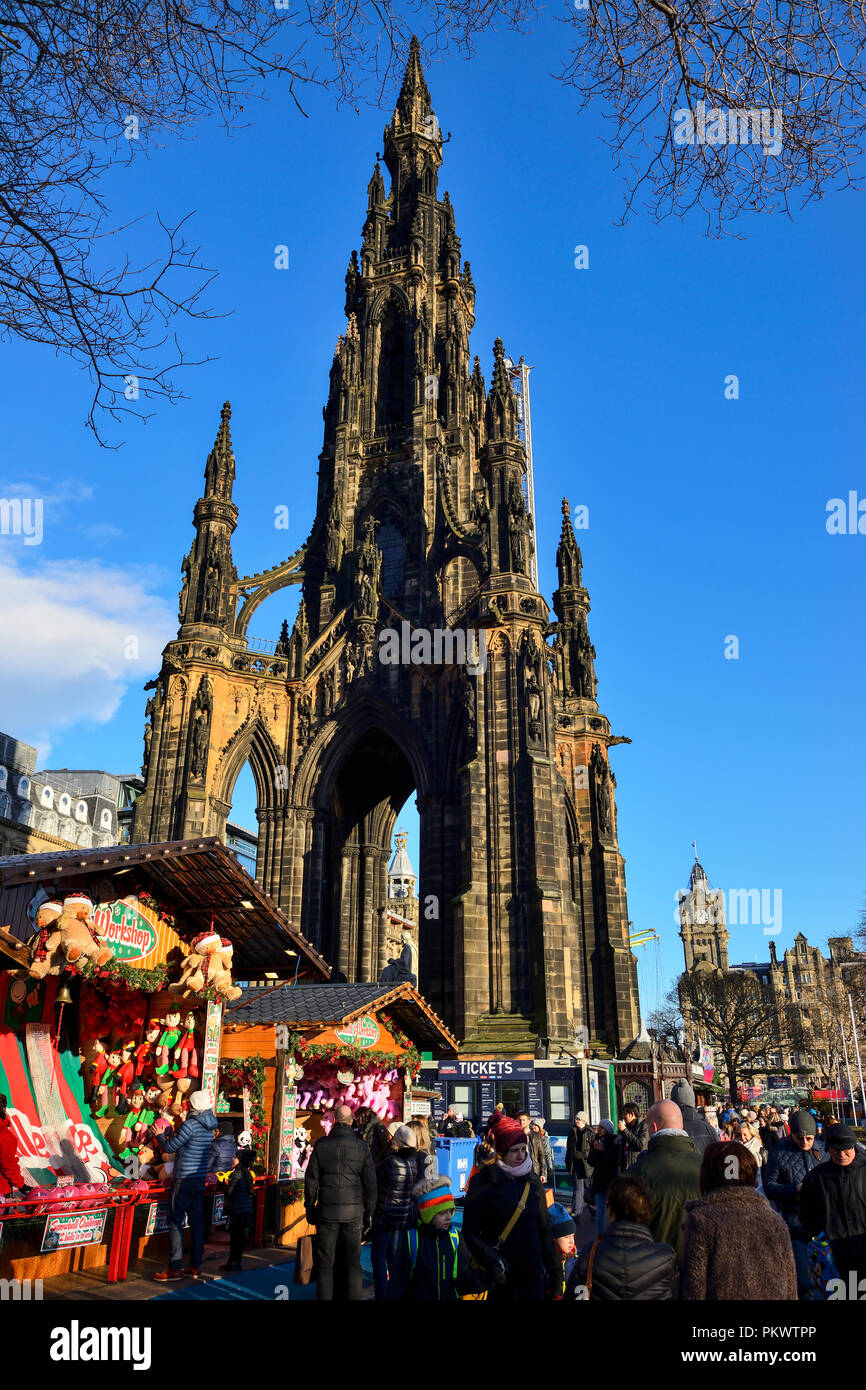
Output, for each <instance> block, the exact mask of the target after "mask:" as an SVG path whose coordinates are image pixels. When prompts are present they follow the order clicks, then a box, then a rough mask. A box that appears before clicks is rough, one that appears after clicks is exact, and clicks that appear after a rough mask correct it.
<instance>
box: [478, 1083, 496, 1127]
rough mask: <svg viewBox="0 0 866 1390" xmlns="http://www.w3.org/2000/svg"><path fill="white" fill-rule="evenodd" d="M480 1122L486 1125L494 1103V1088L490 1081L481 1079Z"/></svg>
mask: <svg viewBox="0 0 866 1390" xmlns="http://www.w3.org/2000/svg"><path fill="white" fill-rule="evenodd" d="M480 1090H481V1123H482V1125H486V1124H487V1121H488V1120H489V1119H490V1116H491V1115H492V1114H493V1107H494V1106H495V1104H496V1089H495V1087H494V1085H493V1082H492V1081H482V1082H481V1086H480Z"/></svg>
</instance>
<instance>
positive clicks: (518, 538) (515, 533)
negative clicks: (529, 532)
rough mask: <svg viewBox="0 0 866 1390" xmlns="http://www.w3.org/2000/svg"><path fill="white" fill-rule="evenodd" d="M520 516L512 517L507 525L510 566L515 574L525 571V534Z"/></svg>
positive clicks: (523, 523)
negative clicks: (509, 544)
mask: <svg viewBox="0 0 866 1390" xmlns="http://www.w3.org/2000/svg"><path fill="white" fill-rule="evenodd" d="M524 527H525V522H524V520H523V518H522V517H514V516H513V517H512V518H511V521H510V522H509V525H508V539H509V541H510V543H511V568H512V570H513V571H514V573H515V574H525V573H526V535H525V533H524Z"/></svg>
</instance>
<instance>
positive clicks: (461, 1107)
mask: <svg viewBox="0 0 866 1390" xmlns="http://www.w3.org/2000/svg"><path fill="white" fill-rule="evenodd" d="M451 1104H452V1105H453V1106H454V1108H455V1109H456V1110H457V1111H458V1112H459V1114H461V1115H462V1116H463V1118H464V1119H465V1118H466V1116H467V1115H472V1114H474V1106H475V1087H474V1086H473V1085H472V1083H471V1082H470V1084H469V1085H468V1086H466V1085H460V1084H457V1085H454V1086H452V1087H451ZM484 1118H485V1120H486V1119H487V1116H486V1115H485V1116H484Z"/></svg>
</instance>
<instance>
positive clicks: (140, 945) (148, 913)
mask: <svg viewBox="0 0 866 1390" xmlns="http://www.w3.org/2000/svg"><path fill="white" fill-rule="evenodd" d="M93 918H94V921H95V922H96V924H97V926H100V927H103V928H104V929H105V937H104V939H105V943H106V945H108V946H110V947H111V949H112V951H113V952H114V955H115V958H116V959H117V960H122V961H125V962H134V963H135V965H136V967H137V968H138V969H139V970H149V969H151V968H152V967H153V966H155V965H159V964H160V963H161V962H162V961H164V960H165V958H166V956H167V955H168V953H169V951H172V950H174V949H175V948H178V947H179V948H180V950H181V951H183V953H184V955H185V954H186V953H187V952H188V950H189V947H188V946H187V945H186V944H185V943H184V942H183V941H182V940H181V938H180V937H179V936H178V934H177V932H176V931H175V930H174V928H173V927H170V926H169V924H168V923H167V922H164V921H163V920H162V919H161V917H160V916H159V913H158V912H157V911H156V909H155V908H154V907H152V906H151V905H150V903H147V902H142V900H141V899H140V898H138V897H136V896H135V895H134V894H131V895H130V896H129V897H127V898H118V899H117V901H116V902H112V903H99V904H98V905H97V906H96V907H95V908H94V910H93Z"/></svg>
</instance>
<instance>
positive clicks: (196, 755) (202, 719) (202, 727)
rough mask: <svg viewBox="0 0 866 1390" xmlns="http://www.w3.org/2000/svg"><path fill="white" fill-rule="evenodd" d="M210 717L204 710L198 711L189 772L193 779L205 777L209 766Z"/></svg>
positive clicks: (193, 731) (193, 732)
mask: <svg viewBox="0 0 866 1390" xmlns="http://www.w3.org/2000/svg"><path fill="white" fill-rule="evenodd" d="M207 746H208V717H207V715H206V713H205V711H204V710H203V709H200V710H197V711H196V716H195V724H194V725H193V730H192V756H191V758H190V765H189V770H190V773H191V774H192V776H193V777H203V776H204V770H205V767H206V766H207Z"/></svg>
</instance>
